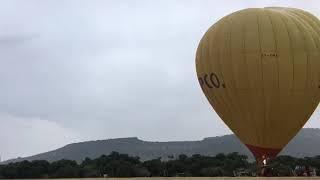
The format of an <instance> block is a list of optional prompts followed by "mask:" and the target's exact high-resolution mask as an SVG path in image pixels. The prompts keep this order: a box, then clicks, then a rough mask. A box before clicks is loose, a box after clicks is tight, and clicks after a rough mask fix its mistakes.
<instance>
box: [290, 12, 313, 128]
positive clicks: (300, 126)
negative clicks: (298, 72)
mask: <svg viewBox="0 0 320 180" xmlns="http://www.w3.org/2000/svg"><path fill="white" fill-rule="evenodd" d="M289 14H290V16H291V17H297V15H293V14H294V13H293V14H292V12H290V11H289ZM299 19H300V18H299ZM293 22H294V23H295V25H296V27H297V28H298V30H299V32H300V34H302V36H303V41H304V43H303V45H304V46H303V48H304V51H305V53H306V54H307V67H306V84H305V85H306V86H305V88H304V90H305V91H306V88H307V83H308V64H309V63H308V57H309V56H308V53H307V52H308V51H307V50H306V36H305V33H304V32H303V31H302V30H301V29H300V26H299V24H298V23H297V22H296V21H295V20H293ZM299 23H301V22H299ZM300 25H301V24H300ZM307 95H310V94H309V93H308V94H307ZM306 116H307V117H306V118H308V114H307V115H306ZM301 123H302V124H300V123H299V128H302V127H303V126H304V124H305V123H306V122H304V121H301Z"/></svg>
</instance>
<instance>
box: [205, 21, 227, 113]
mask: <svg viewBox="0 0 320 180" xmlns="http://www.w3.org/2000/svg"><path fill="white" fill-rule="evenodd" d="M221 26H222V23H221V24H220V26H217V27H216V32H214V34H213V37H211V38H216V37H219V32H220V31H221ZM209 37H210V36H209ZM208 39H209V40H208V41H209V42H208V45H209V49H210V51H209V56H210V57H211V56H213V58H214V59H215V58H216V59H217V60H216V61H218V60H219V54H218V53H219V52H218V50H217V52H216V54H215V53H210V52H211V49H212V43H211V42H212V41H211V39H210V38H208ZM216 49H218V48H216ZM209 65H210V67H211V68H210V69H212V70H213V69H215V66H214V61H212V62H211V61H209ZM211 73H214V72H211ZM213 89H215V87H213ZM216 91H217V93H216V94H215V96H216V98H217V99H219V101H220V102H221V104H223V105H224V106H225V107H226V108H223V109H226V111H227V112H229V113H230V109H229V106H228V102H225V99H224V98H223V95H221V93H219V92H218V90H217V89H216ZM212 94H214V92H212ZM218 115H219V114H218ZM223 115H225V114H223Z"/></svg>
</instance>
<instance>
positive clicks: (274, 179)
mask: <svg viewBox="0 0 320 180" xmlns="http://www.w3.org/2000/svg"><path fill="white" fill-rule="evenodd" d="M72 179H73V178H70V179H59V180H72ZM76 179H77V178H74V180H76ZM78 179H79V178H78ZM85 179H88V180H91V179H92V180H95V179H96V180H103V179H105V180H147V179H152V180H162V179H166V180H220V179H221V180H229V179H230V180H235V179H239V180H245V179H252V180H254V179H259V180H264V179H265V180H277V179H280V180H286V179H320V177H153V178H85ZM51 180H52V179H51Z"/></svg>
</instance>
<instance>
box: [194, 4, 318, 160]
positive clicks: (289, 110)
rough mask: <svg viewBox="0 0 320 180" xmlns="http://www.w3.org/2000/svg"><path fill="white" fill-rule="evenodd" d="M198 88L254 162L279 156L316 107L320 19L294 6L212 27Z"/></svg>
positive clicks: (201, 49)
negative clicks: (264, 156) (250, 154)
mask: <svg viewBox="0 0 320 180" xmlns="http://www.w3.org/2000/svg"><path fill="white" fill-rule="evenodd" d="M196 70H197V75H198V80H199V83H200V86H201V88H202V90H203V92H204V94H205V95H206V97H207V99H208V100H209V102H210V104H211V105H212V107H213V108H214V110H215V111H216V112H217V114H218V115H219V116H220V117H221V119H222V120H223V121H224V122H225V124H226V125H227V126H229V128H230V129H231V130H232V131H233V132H234V133H235V134H236V135H237V136H238V138H239V139H240V140H241V141H242V142H243V143H244V144H246V145H247V147H248V148H249V149H250V150H251V152H252V153H253V154H254V155H255V157H256V158H257V159H260V158H261V157H262V156H263V155H267V156H269V157H274V156H276V155H277V154H278V153H279V152H280V151H281V149H282V148H283V147H284V146H285V145H286V144H287V143H288V142H289V141H290V140H291V139H292V138H293V137H294V136H295V135H296V134H297V132H298V131H299V130H300V129H301V128H302V127H303V125H304V124H305V123H306V121H307V120H308V119H309V117H310V116H311V114H312V113H313V111H314V110H315V108H316V107H317V105H318V103H319V90H320V22H319V20H318V19H317V18H316V17H315V16H313V15H311V14H310V13H308V12H306V11H303V10H299V9H292V8H252V9H245V10H241V11H237V12H235V13H232V14H230V15H228V16H226V17H224V18H222V19H221V20H219V21H218V22H217V23H215V24H214V25H213V26H212V27H211V28H210V29H209V30H208V31H207V32H206V33H205V35H204V36H203V38H202V39H201V41H200V43H199V46H198V49H197V54H196Z"/></svg>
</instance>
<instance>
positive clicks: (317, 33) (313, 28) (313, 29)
mask: <svg viewBox="0 0 320 180" xmlns="http://www.w3.org/2000/svg"><path fill="white" fill-rule="evenodd" d="M292 13H294V14H296V15H297V16H299V17H300V18H301V19H302V20H304V19H303V18H306V19H308V20H305V21H307V24H308V25H309V26H311V28H312V36H311V37H312V40H313V42H314V44H315V47H316V49H317V50H319V46H318V44H319V43H320V41H319V40H318V41H316V39H315V36H318V37H319V36H320V33H319V31H317V30H316V29H315V28H317V27H315V26H317V23H316V22H315V21H314V20H313V19H312V18H311V17H309V16H307V15H305V14H304V13H301V12H300V11H299V12H292ZM310 22H311V23H310ZM318 28H320V26H319V27H318ZM311 53H313V52H311ZM307 58H308V59H307V63H308V64H307V66H308V67H309V66H311V65H310V62H309V61H310V60H309V53H307ZM310 71H311V70H310ZM308 72H309V71H308ZM311 76H312V75H311ZM309 78H310V77H309ZM312 82H313V81H311V88H312ZM317 86H318V82H316V87H317Z"/></svg>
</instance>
